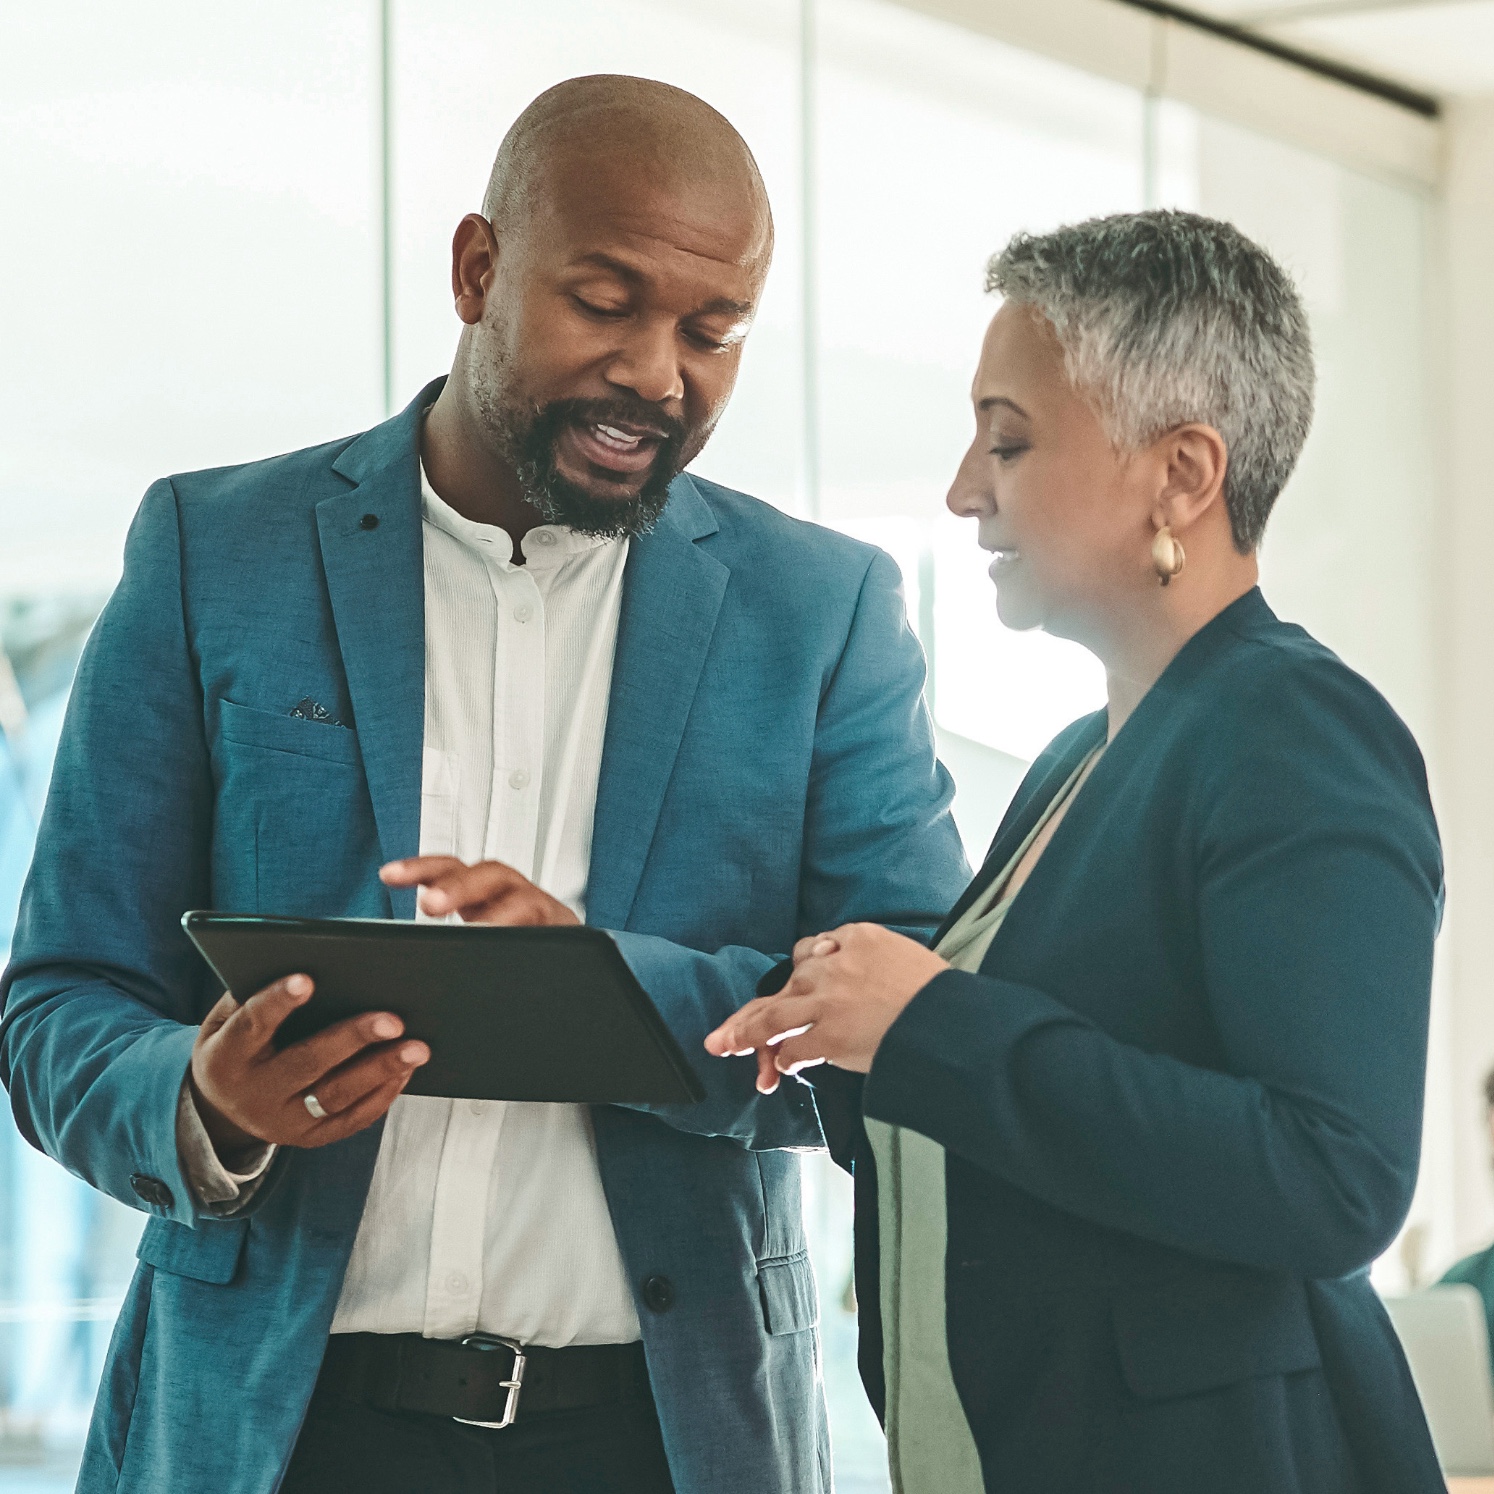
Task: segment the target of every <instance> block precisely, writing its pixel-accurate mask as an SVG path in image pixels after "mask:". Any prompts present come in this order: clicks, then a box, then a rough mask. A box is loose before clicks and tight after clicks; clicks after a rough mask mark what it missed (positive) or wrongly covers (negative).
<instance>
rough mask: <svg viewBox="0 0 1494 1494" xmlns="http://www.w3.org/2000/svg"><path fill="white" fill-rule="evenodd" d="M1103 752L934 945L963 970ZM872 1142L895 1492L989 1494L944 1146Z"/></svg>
mask: <svg viewBox="0 0 1494 1494" xmlns="http://www.w3.org/2000/svg"><path fill="white" fill-rule="evenodd" d="M1101 750H1103V749H1098V748H1097V749H1096V752H1095V753H1091V754H1090V755H1089V756H1088V757H1086V758H1085V760H1084V761H1083V762H1082V763H1080V765H1079V766H1078V767H1077V768H1076V769H1075V770H1074V772H1073V774H1072V775H1071V776H1070V778H1069V780H1068V782H1067V783H1065V784H1064V786H1063V787H1062V788H1061V789H1060V790H1059V792H1058V793H1057V794H1055V795H1054V796H1053V802H1052V803H1051V804H1049V805H1048V807H1047V809H1045V810H1044V811H1043V813H1042V815H1041V816H1040V817H1039V819H1038V822H1037V824H1035V825H1034V826H1033V827H1032V829H1031V831H1030V832H1029V833H1028V835H1027V837H1026V839H1024V840H1023V842H1022V844H1021V845H1020V846H1018V847H1017V849H1016V851H1015V852H1014V853H1013V855H1012V858H1011V860H1010V861H1008V862H1007V864H1006V865H1005V866H1004V867H1003V868H1002V870H1001V873H1000V874H999V875H998V876H997V877H995V878H994V879H993V880H992V882H991V885H990V886H989V887H988V888H987V889H986V890H985V891H984V892H983V893H982V894H981V895H980V896H979V897H978V898H976V900H975V901H974V902H973V903H972V904H971V905H970V907H968V908H967V909H966V910H965V912H964V913H963V914H961V915H960V918H959V919H958V920H957V921H956V923H955V924H954V926H953V927H952V928H951V929H950V930H949V932H948V933H947V934H945V936H944V937H943V938H942V939H941V940H940V941H939V943H938V944H937V945H936V946H935V949H934V952H935V953H936V954H939V955H942V956H943V957H944V959H946V960H947V961H949V963H950V964H951V965H952V966H953V967H954V968H955V969H956V970H964V971H968V972H971V973H974V972H976V971H978V970H979V969H980V967H981V962H982V961H983V960H984V959H985V957H986V951H987V950H989V949H990V947H991V941H992V940H993V939H995V937H996V934H997V932H998V930H999V929H1000V928H1001V925H1002V923H1003V921H1004V920H1005V918H1006V915H1007V911H1008V910H1009V909H1010V908H1011V905H1012V902H1013V900H1014V898H1015V896H1016V894H1015V893H1013V894H1012V896H1010V897H1008V896H1007V895H1006V888H1007V884H1008V883H1009V882H1010V881H1011V878H1012V873H1013V872H1014V871H1016V869H1017V867H1018V865H1020V863H1021V861H1022V858H1023V857H1024V856H1025V855H1026V854H1027V852H1028V851H1029V849H1031V847H1032V843H1033V841H1035V840H1036V839H1037V837H1038V836H1039V835H1041V834H1042V831H1043V827H1044V826H1045V825H1047V823H1048V822H1049V820H1051V819H1052V818H1053V816H1054V815H1055V814H1057V813H1058V811H1059V809H1060V808H1062V807H1063V805H1065V804H1066V803H1068V801H1069V799H1070V798H1071V797H1072V796H1073V794H1074V791H1075V790H1076V789H1077V787H1078V785H1079V782H1080V780H1081V779H1082V778H1083V776H1084V772H1085V769H1086V768H1088V767H1089V765H1090V763H1091V762H1092V761H1093V759H1094V757H1095V756H1096V755H1097V753H1098V752H1099V751H1101ZM1019 890H1020V889H1019ZM866 1134H867V1138H868V1140H870V1142H871V1146H872V1153H873V1155H874V1156H875V1158H876V1163H877V1222H878V1225H879V1227H880V1242H881V1249H880V1254H881V1280H880V1287H881V1302H882V1369H883V1373H884V1375H885V1377H886V1383H887V1462H888V1468H889V1471H890V1472H891V1475H892V1487H893V1490H894V1494H985V1487H986V1486H985V1481H984V1480H983V1478H982V1476H981V1469H980V1454H979V1453H978V1452H977V1451H976V1447H975V1438H974V1437H973V1436H972V1435H971V1433H970V1425H969V1423H968V1422H967V1421H966V1420H965V1412H964V1409H963V1407H962V1406H961V1405H960V1397H959V1393H958V1392H957V1391H956V1389H955V1383H954V1375H953V1374H952V1373H951V1371H950V1368H949V1340H948V1336H947V1333H946V1329H945V1321H946V1309H945V1298H944V1258H945V1254H946V1251H947V1249H948V1215H947V1213H946V1210H945V1198H944V1148H943V1147H942V1146H940V1145H939V1143H938V1142H936V1141H930V1140H929V1138H928V1137H927V1136H921V1135H920V1134H919V1133H918V1132H917V1131H908V1130H904V1129H903V1127H901V1126H889V1125H887V1124H886V1123H885V1122H884V1121H878V1120H873V1119H871V1118H870V1117H868V1118H867V1121H866ZM1014 1494H1016V1491H1014Z"/></svg>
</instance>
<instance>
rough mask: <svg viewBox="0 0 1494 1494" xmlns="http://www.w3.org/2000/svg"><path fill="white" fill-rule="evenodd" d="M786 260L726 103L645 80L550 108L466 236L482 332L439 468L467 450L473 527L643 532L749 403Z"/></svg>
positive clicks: (451, 394) (524, 129)
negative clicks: (762, 317)
mask: <svg viewBox="0 0 1494 1494" xmlns="http://www.w3.org/2000/svg"><path fill="white" fill-rule="evenodd" d="M772 248H773V219H772V214H771V213H770V211H769V208H768V194H767V192H766V190H765V189H764V187H763V180H762V177H761V175H760V174H759V173H758V169H757V163H756V162H755V161H754V160H753V159H752V152H751V151H750V150H748V148H747V143H746V141H744V140H743V139H742V137H741V136H740V135H739V134H737V132H736V130H734V129H733V128H732V126H731V125H730V124H729V123H728V122H727V121H726V120H725V119H723V118H722V117H721V115H720V114H718V113H717V112H716V111H715V110H714V109H712V108H711V106H710V105H709V104H707V103H705V102H703V101H702V100H700V99H698V98H696V97H695V96H694V94H690V93H686V92H684V90H683V89H679V88H671V87H670V86H669V85H668V84H666V83H654V82H650V81H649V80H647V79H645V78H624V77H613V76H598V77H591V78H573V79H571V80H570V81H569V82H567V83H562V84H560V85H559V86H558V87H555V88H552V89H550V90H549V91H548V92H546V93H542V94H541V95H540V96H539V97H538V98H537V99H536V100H535V101H534V102H533V103H532V104H531V105H530V106H529V107H528V108H527V109H526V110H525V111H524V112H523V114H521V115H520V116H519V118H518V120H517V121H516V122H515V123H514V126H513V128H512V129H511V130H510V131H509V132H508V134H507V136H506V137H505V138H504V141H503V145H502V147H501V148H500V149H499V151H498V159H497V161H496V162H495V163H494V166H493V174H492V179H491V181H490V182H489V184H488V191H487V195H486V197H485V199H484V201H483V211H482V212H481V213H469V214H468V215H467V216H466V217H465V218H463V219H462V221H461V223H459V224H458V225H457V231H456V234H455V235H454V237H453V240H452V270H451V276H452V279H451V284H452V292H453V295H454V298H455V303H456V309H457V315H458V316H460V317H461V319H462V321H463V322H464V323H465V326H464V328H463V331H462V336H461V339H460V341H459V342H458V344H457V355H456V359H455V361H454V362H453V364H452V372H451V378H450V379H448V380H447V383H446V387H445V389H443V390H442V392H441V397H440V398H439V399H438V400H437V402H436V405H435V407H434V408H433V409H432V411H431V413H430V415H429V417H428V418H427V421H426V434H427V437H428V443H427V444H428V445H429V447H430V452H429V453H428V454H431V455H432V456H433V459H435V460H437V461H438V463H439V459H440V452H441V449H442V443H443V442H444V443H449V450H450V451H451V452H453V453H458V452H459V453H460V461H461V462H464V463H466V464H468V465H469V466H470V468H471V470H472V471H473V472H474V473H480V474H481V479H480V480H478V479H477V478H476V477H474V480H473V484H472V486H473V494H472V512H478V511H483V510H484V507H485V505H487V506H488V511H493V510H491V505H492V504H495V503H496V504H498V506H499V510H501V512H502V513H503V515H504V519H503V522H505V523H506V524H508V525H509V527H510V532H511V533H517V532H519V531H522V530H523V528H524V527H525V525H526V524H528V523H532V522H538V521H539V519H540V518H541V517H543V518H544V519H546V520H547V521H548V522H550V523H562V524H569V525H570V526H571V527H572V528H575V529H580V530H584V531H585V532H587V533H590V534H596V535H618V534H641V533H643V532H644V531H645V530H647V529H648V528H649V526H650V525H651V524H653V522H654V521H655V520H656V519H657V518H658V517H659V515H660V514H661V513H662V512H663V509H664V505H665V503H666V502H667V500H668V495H669V487H670V483H671V482H672V480H673V479H674V478H675V476H676V475H677V474H678V473H679V472H680V471H681V470H683V468H684V467H685V466H686V465H687V464H688V463H689V462H691V461H692V460H693V459H694V458H695V456H696V455H697V454H698V453H699V452H700V450H701V448H702V447H704V445H705V443H706V441H707V440H708V439H709V438H710V435H711V432H712V431H713V430H714V429H715V426H716V422H717V421H718V420H719V419H720V417H721V414H722V411H724V410H725V408H726V402H727V400H728V399H729V398H730V397H731V391H732V388H733V386H734V385H735V383H736V378H737V372H738V369H739V368H740V366H741V358H742V348H743V345H744V342H745V339H746V337H747V333H748V330H749V329H750V328H751V326H752V320H753V317H754V316H755V315H756V313H757V306H758V301H759V299H760V298H761V296H762V291H763V286H764V282H765V280H766V277H767V273H768V262H769V260H770V259H771V257H772ZM452 460H453V463H455V461H456V460H457V458H456V457H453V458H452ZM448 475H449V470H448ZM437 491H438V492H442V490H441V489H440V488H439V487H438V488H437ZM495 494H496V495H497V496H496V497H495V496H494V495H495ZM484 495H487V496H484ZM442 496H443V497H444V496H445V493H444V492H443V493H442ZM469 517H470V514H469Z"/></svg>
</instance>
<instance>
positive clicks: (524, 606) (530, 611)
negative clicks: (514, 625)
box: [514, 602, 534, 623]
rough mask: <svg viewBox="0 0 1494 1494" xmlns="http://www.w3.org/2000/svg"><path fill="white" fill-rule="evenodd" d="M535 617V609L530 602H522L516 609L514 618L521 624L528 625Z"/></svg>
mask: <svg viewBox="0 0 1494 1494" xmlns="http://www.w3.org/2000/svg"><path fill="white" fill-rule="evenodd" d="M533 616H534V608H533V607H531V606H530V605H529V603H528V602H521V603H520V604H519V605H518V606H517V607H515V608H514V617H515V618H516V619H517V620H518V621H519V622H521V623H527V622H528V621H529V619H530V618H531V617H533Z"/></svg>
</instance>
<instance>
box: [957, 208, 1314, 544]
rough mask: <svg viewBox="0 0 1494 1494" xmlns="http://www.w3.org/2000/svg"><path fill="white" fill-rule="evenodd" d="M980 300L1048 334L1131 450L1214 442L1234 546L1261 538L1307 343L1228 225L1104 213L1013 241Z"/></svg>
mask: <svg viewBox="0 0 1494 1494" xmlns="http://www.w3.org/2000/svg"><path fill="white" fill-rule="evenodd" d="M986 289H987V290H988V291H995V292H999V293H1000V294H1001V295H1003V296H1005V297H1006V299H1007V300H1009V301H1016V302H1019V303H1022V304H1025V305H1029V306H1032V307H1035V308H1036V309H1037V310H1039V311H1041V312H1042V314H1043V315H1044V316H1046V317H1047V318H1048V320H1049V321H1050V322H1051V323H1052V324H1053V329H1054V331H1055V332H1056V333H1057V334H1058V341H1059V345H1060V346H1061V347H1062V348H1063V352H1064V365H1065V368H1066V369H1067V372H1068V375H1069V379H1070V381H1071V382H1072V384H1073V385H1074V387H1075V389H1077V390H1078V391H1079V392H1080V393H1082V394H1083V395H1085V396H1086V397H1087V398H1088V399H1089V400H1090V401H1091V402H1092V403H1093V405H1094V407H1095V410H1096V413H1097V414H1098V415H1099V417H1100V420H1101V422H1102V423H1103V424H1104V426H1105V429H1106V432H1107V434H1108V435H1109V436H1110V439H1111V440H1112V441H1113V442H1114V443H1115V444H1116V445H1117V446H1118V447H1119V448H1121V449H1122V450H1129V451H1137V450H1140V449H1141V448H1142V447H1144V446H1147V445H1149V444H1150V443H1151V442H1152V441H1154V440H1156V438H1157V437H1158V436H1160V435H1162V434H1163V433H1164V432H1165V431H1169V430H1172V429H1173V428H1174V427H1176V426H1179V425H1185V424H1188V423H1190V422H1193V421H1198V422H1200V423H1201V424H1204V425H1211V426H1213V427H1214V429H1215V430H1217V431H1218V432H1219V434H1220V435H1221V436H1223V437H1224V441H1225V445H1226V446H1227V447H1228V449H1229V466H1228V469H1227V471H1226V474H1225V480H1224V503H1225V507H1226V508H1227V509H1228V510H1229V519H1230V528H1231V530H1232V532H1233V535H1234V542H1235V547H1236V548H1237V549H1238V550H1239V551H1240V552H1241V553H1242V554H1249V553H1250V552H1251V551H1252V550H1254V549H1255V548H1256V547H1257V546H1258V545H1259V544H1260V541H1261V534H1262V532H1263V531H1264V529H1265V527H1266V520H1267V518H1268V517H1269V516H1270V513H1271V506H1272V505H1273V504H1274V503H1275V502H1276V498H1277V495H1278V494H1279V493H1280V492H1281V490H1282V488H1283V487H1285V486H1286V480H1287V478H1288V477H1290V476H1291V473H1292V468H1293V467H1294V466H1296V464H1297V458H1298V456H1299V455H1300V454H1301V451H1302V444H1303V442H1304V441H1306V440H1307V432H1308V428H1309V427H1310V426H1311V424H1312V406H1313V386H1314V383H1315V377H1314V371H1313V357H1312V336H1311V333H1310V332H1309V330H1308V324H1307V313H1306V311H1305V310H1304V308H1303V305H1302V298H1301V297H1300V296H1299V295H1298V294H1297V290H1296V287H1295V286H1294V285H1293V284H1292V282H1291V279H1290V277H1289V276H1288V275H1287V273H1286V271H1285V270H1283V269H1282V268H1281V266H1280V265H1278V264H1277V263H1276V261H1275V260H1274V259H1272V258H1271V256H1270V255H1269V254H1267V253H1266V251H1265V250H1264V249H1262V248H1261V247H1260V245H1259V244H1256V243H1254V242H1252V241H1251V240H1250V239H1248V238H1246V237H1245V235H1244V234H1242V233H1241V232H1240V231H1239V229H1237V228H1235V227H1234V226H1233V225H1232V224H1229V223H1222V222H1220V221H1219V220H1218V219H1216V218H1204V217H1200V216H1199V215H1198V214H1197V213H1179V212H1168V211H1159V212H1147V213H1117V214H1116V215H1115V216H1113V217H1109V218H1092V219H1090V220H1089V221H1088V222H1086V223H1077V224H1073V225H1072V226H1070V227H1067V228H1059V229H1056V230H1055V231H1054V232H1052V233H1045V234H1025V233H1021V234H1018V235H1017V236H1016V237H1015V238H1014V239H1013V240H1012V241H1011V242H1010V243H1009V244H1008V245H1007V246H1006V248H1005V249H1003V250H1002V251H1001V253H1000V254H997V255H996V256H994V257H993V258H992V260H991V262H990V263H989V264H988V265H987V266H986Z"/></svg>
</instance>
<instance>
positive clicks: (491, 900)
mask: <svg viewBox="0 0 1494 1494" xmlns="http://www.w3.org/2000/svg"><path fill="white" fill-rule="evenodd" d="M379 878H380V880H381V881H382V882H383V883H384V885H385V886H386V887H417V886H418V887H419V888H420V894H419V902H420V911H421V912H422V913H425V914H427V915H428V916H430V917H432V918H445V917H446V916H447V915H448V914H451V913H456V914H458V915H459V916H460V918H461V920H462V922H463V923H500V924H506V925H507V926H508V927H510V928H516V927H518V926H520V925H554V924H566V923H580V922H581V920H580V919H579V918H577V917H576V915H575V914H574V913H572V912H571V910H570V909H569V908H567V907H566V905H565V904H564V903H562V902H559V901H557V900H556V899H555V898H553V897H551V896H550V894H549V893H548V892H542V891H541V890H540V889H539V888H538V887H536V886H535V885H534V883H533V882H531V881H530V880H529V878H528V877H524V876H520V875H519V873H518V872H516V871H515V870H514V869H513V867H511V866H505V865H504V864H503V863H502V862H501V861H479V862H477V863H476V864H475V865H473V866H468V865H467V864H466V862H464V861H458V860H457V858H456V857H455V856H412V857H410V859H409V860H408V861H390V862H388V863H386V864H385V865H384V866H383V867H381V868H380V869H379Z"/></svg>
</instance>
